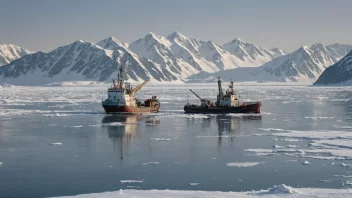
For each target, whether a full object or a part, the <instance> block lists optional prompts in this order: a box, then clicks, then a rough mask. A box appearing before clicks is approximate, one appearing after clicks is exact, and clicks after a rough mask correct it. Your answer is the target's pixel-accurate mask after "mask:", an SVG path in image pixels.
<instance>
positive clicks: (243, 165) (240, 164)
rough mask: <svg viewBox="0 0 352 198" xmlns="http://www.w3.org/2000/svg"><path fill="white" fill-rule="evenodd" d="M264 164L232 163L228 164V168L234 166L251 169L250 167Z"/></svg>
mask: <svg viewBox="0 0 352 198" xmlns="http://www.w3.org/2000/svg"><path fill="white" fill-rule="evenodd" d="M261 163H263V162H232V163H227V164H226V166H234V167H250V166H257V165H259V164H261Z"/></svg>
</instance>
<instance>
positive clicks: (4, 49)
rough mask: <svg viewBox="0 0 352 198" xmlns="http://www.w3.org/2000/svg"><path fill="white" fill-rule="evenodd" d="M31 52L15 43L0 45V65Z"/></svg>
mask: <svg viewBox="0 0 352 198" xmlns="http://www.w3.org/2000/svg"><path fill="white" fill-rule="evenodd" d="M31 53H33V52H31V51H29V50H27V49H24V48H22V47H18V46H15V45H11V44H10V45H6V44H3V45H0V66H3V65H7V64H9V63H10V62H11V61H14V60H16V59H19V58H21V57H22V56H25V55H27V54H31Z"/></svg>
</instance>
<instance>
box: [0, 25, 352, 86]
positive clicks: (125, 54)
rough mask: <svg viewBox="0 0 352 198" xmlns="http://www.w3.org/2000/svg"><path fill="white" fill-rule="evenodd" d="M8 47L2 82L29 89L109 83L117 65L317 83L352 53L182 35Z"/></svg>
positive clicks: (161, 76)
mask: <svg viewBox="0 0 352 198" xmlns="http://www.w3.org/2000/svg"><path fill="white" fill-rule="evenodd" d="M3 46H11V47H7V48H5V47H4V49H6V50H2V51H0V55H1V56H0V63H1V61H2V60H5V61H3V62H4V64H7V65H3V66H2V67H0V82H1V83H10V84H28V85H29V84H32V85H34V84H47V83H51V82H62V81H68V80H96V81H109V80H111V79H112V78H115V77H116V72H117V64H122V65H123V66H124V67H125V69H126V72H127V75H128V77H129V78H130V79H131V80H132V81H142V80H146V79H149V78H153V79H155V80H158V81H176V80H186V79H188V80H190V81H197V78H199V77H200V76H202V79H203V80H204V78H209V77H211V76H216V75H220V74H221V73H222V72H223V73H224V74H226V75H231V74H232V76H231V78H235V79H242V80H243V81H251V80H274V81H301V80H313V79H316V78H317V77H318V76H319V75H320V74H321V73H322V72H323V71H324V70H325V68H326V67H328V66H330V65H332V64H334V63H336V62H337V61H338V60H340V59H341V58H342V57H343V56H344V55H345V54H346V53H347V52H348V51H350V50H351V49H352V46H351V45H341V44H334V45H329V46H324V45H322V44H315V45H312V46H310V47H308V46H302V47H301V48H299V49H298V50H296V51H294V52H292V53H290V54H286V53H285V52H284V51H283V50H280V49H278V48H272V49H266V48H262V47H259V46H256V45H254V44H250V43H246V42H244V41H243V40H241V39H238V38H237V39H234V40H232V41H231V42H228V43H226V44H224V45H223V46H220V45H217V44H215V43H214V42H212V41H202V40H198V39H194V38H188V37H186V36H184V35H182V34H181V33H179V32H174V33H172V34H170V35H169V36H167V37H163V36H159V35H156V34H154V33H149V34H147V35H146V36H145V37H143V38H140V39H138V40H137V41H135V42H133V43H130V44H127V43H122V42H120V41H118V40H117V39H116V38H113V37H109V38H106V39H104V40H102V41H100V42H98V43H96V44H95V43H91V42H87V41H81V40H79V41H76V42H73V43H71V44H68V45H65V46H61V47H58V48H56V49H54V50H52V51H50V52H36V53H31V52H30V51H28V50H25V49H23V48H20V47H16V46H13V45H3ZM1 49H2V48H1ZM14 49H16V50H14ZM3 51H4V52H3ZM14 52H15V53H14ZM2 57H3V58H2ZM239 71H240V72H239ZM216 72H218V73H216ZM238 75H240V76H239V77H241V78H237V77H236V76H238Z"/></svg>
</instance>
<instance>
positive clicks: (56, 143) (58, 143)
mask: <svg viewBox="0 0 352 198" xmlns="http://www.w3.org/2000/svg"><path fill="white" fill-rule="evenodd" d="M51 145H62V143H61V142H54V143H51Z"/></svg>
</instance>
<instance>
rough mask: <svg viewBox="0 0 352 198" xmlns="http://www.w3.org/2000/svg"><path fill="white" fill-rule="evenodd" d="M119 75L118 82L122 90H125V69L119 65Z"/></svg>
mask: <svg viewBox="0 0 352 198" xmlns="http://www.w3.org/2000/svg"><path fill="white" fill-rule="evenodd" d="M118 67H119V73H118V75H117V82H118V84H119V88H120V89H122V88H123V84H124V81H123V68H122V65H119V66H118Z"/></svg>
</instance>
